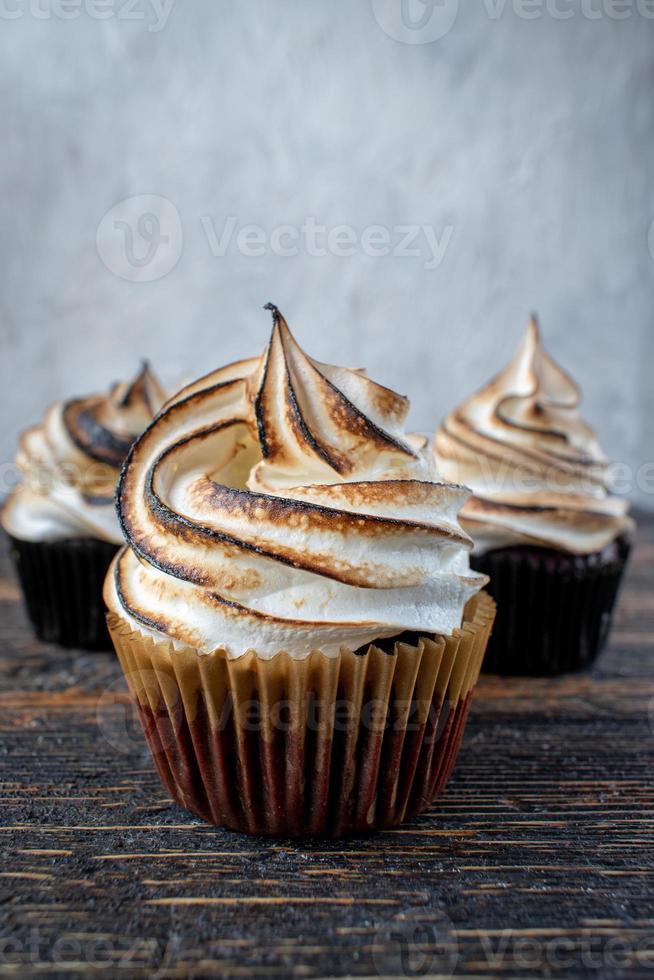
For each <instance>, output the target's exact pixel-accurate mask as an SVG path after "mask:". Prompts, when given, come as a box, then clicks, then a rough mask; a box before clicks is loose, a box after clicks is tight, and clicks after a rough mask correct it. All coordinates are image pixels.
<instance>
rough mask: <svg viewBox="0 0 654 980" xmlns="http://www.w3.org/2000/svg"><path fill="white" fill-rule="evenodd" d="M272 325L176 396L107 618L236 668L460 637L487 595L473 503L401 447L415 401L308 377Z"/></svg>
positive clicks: (131, 492)
mask: <svg viewBox="0 0 654 980" xmlns="http://www.w3.org/2000/svg"><path fill="white" fill-rule="evenodd" d="M267 308H269V309H271V311H272V313H273V331H272V336H271V339H270V343H269V344H268V347H267V349H266V350H265V352H264V354H263V355H262V357H260V358H254V359H251V360H247V361H240V362H238V363H236V364H232V365H230V366H228V367H226V368H223V369H221V370H218V371H216V372H214V373H213V374H209V375H207V376H206V377H204V378H202V379H200V380H199V381H198V382H196V383H194V384H192V385H190V386H188V387H186V388H184V389H182V391H181V392H179V393H178V394H177V395H176V396H175V397H174V398H173V399H172V400H171V401H169V402H168V404H167V405H166V406H165V407H164V409H163V410H162V411H161V413H160V414H159V416H158V417H157V419H156V420H155V421H154V423H153V424H152V425H151V426H150V427H149V429H148V430H146V432H145V433H144V434H143V435H142V437H141V438H140V439H139V440H138V441H137V442H136V443H135V445H134V447H133V448H132V451H131V453H130V456H129V459H128V462H127V464H126V466H125V468H124V471H123V475H122V478H121V481H120V484H119V488H118V493H117V507H118V512H119V516H120V521H121V524H122V527H123V531H124V534H125V536H126V538H127V541H128V545H129V546H128V547H127V548H126V549H124V550H123V551H122V552H121V553H120V554H119V555H118V556H117V559H116V561H115V563H114V567H113V569H112V570H110V572H109V575H108V577H107V581H106V584H105V599H106V601H107V605H108V606H109V608H110V610H112V611H114V612H116V613H118V614H119V616H121V617H122V618H123V619H126V620H127V621H128V623H129V625H130V626H131V628H133V629H138V630H140V631H142V632H145V633H146V634H153V635H154V636H155V637H159V638H160V636H161V634H164V635H165V636H167V637H169V638H170V639H172V640H173V641H177V642H179V643H182V644H187V645H190V646H192V647H194V648H195V649H196V650H198V651H199V652H200V653H207V652H211V651H212V650H214V649H217V648H219V647H220V648H224V649H225V650H226V651H227V653H228V655H229V656H230V657H233V658H235V657H238V656H240V655H242V654H244V653H245V652H247V651H248V650H251V649H254V650H256V651H257V654H258V655H259V656H261V657H265V658H267V657H272V656H274V655H275V654H276V653H278V652H280V651H287V652H288V653H289V654H290V655H291V656H293V657H295V658H298V659H301V658H302V657H304V656H307V655H308V654H309V653H310V652H311V651H313V650H322V651H323V652H324V653H326V654H327V655H330V656H333V655H337V654H338V652H339V650H340V648H341V646H347V647H349V648H350V649H356V648H358V647H359V646H361V645H362V644H365V643H369V642H370V641H372V640H374V639H377V638H381V637H385V636H392V635H396V634H398V633H399V632H402V631H403V630H406V629H408V630H420V631H421V632H423V633H434V632H439V633H451V631H452V630H453V629H454V628H456V627H459V626H460V624H461V618H462V612H463V607H464V605H465V603H466V601H467V599H468V598H469V597H470V596H471V595H473V594H474V593H475V592H476V591H478V590H479V588H481V587H482V586H483V584H484V583H485V581H486V579H485V577H484V576H480V575H477V574H476V573H474V572H471V571H470V568H469V563H468V554H469V550H470V548H471V546H472V542H471V541H470V539H469V537H468V536H467V535H466V534H465V533H464V532H463V531H462V530H461V528H460V527H459V525H458V523H457V513H458V511H459V509H460V507H461V505H462V503H463V501H464V500H465V498H466V496H467V493H466V491H465V490H463V489H462V488H460V487H454V486H450V485H448V484H445V483H441V482H435V481H434V476H435V472H436V471H435V466H434V463H433V458H431V453H430V451H429V448H428V447H427V446H426V444H425V441H424V440H420V439H418V438H416V437H408V436H405V435H404V434H403V429H402V424H403V421H404V419H405V417H406V414H407V411H408V402H407V400H406V399H405V398H403V397H401V396H399V395H396V394H395V393H394V392H392V391H389V390H388V389H387V388H383V387H382V386H380V385H378V384H375V383H374V382H373V381H370V380H369V379H368V378H367V377H366V376H365V375H364V374H363V373H362V372H361V371H354V370H349V369H345V368H338V367H332V366H330V365H327V364H321V363H319V362H317V361H314V360H312V359H311V358H310V357H308V356H307V355H306V354H304V353H303V351H302V350H301V349H300V347H299V346H298V345H297V343H296V341H295V340H294V338H293V337H292V335H291V333H290V331H289V329H288V326H287V325H286V322H285V321H284V319H283V317H282V316H281V314H280V313H279V311H278V310H277V308H276V307H273V306H272V305H271V304H269V306H268V307H267Z"/></svg>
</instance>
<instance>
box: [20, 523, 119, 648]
mask: <svg viewBox="0 0 654 980" xmlns="http://www.w3.org/2000/svg"><path fill="white" fill-rule="evenodd" d="M9 540H10V542H11V555H12V558H13V561H14V565H15V567H16V572H17V574H18V578H19V580H20V584H21V587H22V590H23V595H24V597H25V605H26V607H27V614H28V616H29V619H30V621H31V623H32V626H33V628H34V632H35V633H36V635H37V636H38V637H39V639H41V640H45V641H46V642H47V643H58V644H59V645H60V646H63V647H79V648H81V649H85V650H111V649H112V644H111V638H110V636H109V632H108V630H107V624H106V614H105V607H104V603H103V600H102V585H103V583H104V578H105V575H106V574H107V570H108V568H109V565H110V564H111V562H112V559H113V558H114V556H115V554H116V552H117V551H118V547H117V545H115V544H111V543H110V542H108V541H100V540H96V539H94V538H72V539H69V540H64V541H45V542H35V541H21V540H19V539H18V538H14V537H12V536H11V535H10V536H9Z"/></svg>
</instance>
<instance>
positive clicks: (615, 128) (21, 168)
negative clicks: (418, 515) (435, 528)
mask: <svg viewBox="0 0 654 980" xmlns="http://www.w3.org/2000/svg"><path fill="white" fill-rule="evenodd" d="M0 6H1V7H2V10H1V11H0V85H1V97H2V107H3V113H2V116H3V126H4V129H5V133H4V139H3V149H2V153H1V154H0V187H1V188H2V193H1V194H0V209H1V215H0V279H1V283H0V331H1V339H2V358H1V372H2V374H1V378H0V391H1V393H2V394H1V398H2V417H3V422H4V424H3V426H2V432H1V434H0V439H1V445H0V461H2V462H3V463H5V462H6V461H8V460H10V459H11V458H12V457H13V454H14V450H15V441H16V435H17V433H18V431H19V430H20V429H21V428H22V427H24V426H25V425H26V424H29V423H31V422H33V421H35V420H36V419H38V418H39V416H40V414H41V412H42V410H43V409H44V407H45V406H46V405H47V404H48V403H49V402H50V401H52V400H53V399H55V398H58V397H61V396H64V395H67V396H71V395H75V394H81V393H86V392H91V391H94V390H98V389H102V388H104V387H106V386H107V385H108V384H109V382H110V381H112V380H113V379H118V378H122V377H125V376H127V375H128V374H130V373H131V372H133V371H134V369H135V367H136V365H137V361H138V359H139V358H140V357H141V356H142V355H145V356H148V357H149V358H151V359H152V361H153V363H154V366H155V368H157V369H158V370H159V372H160V374H161V375H162V376H163V378H164V379H165V380H166V381H167V382H169V383H173V382H175V381H176V380H177V379H179V378H181V377H192V376H193V375H197V374H198V373H200V372H205V371H207V370H209V369H210V368H212V367H215V366H218V365H220V364H222V363H225V362H227V361H229V360H233V359H236V358H239V357H242V356H245V355H251V354H254V353H258V352H260V351H261V350H262V349H263V347H264V345H265V343H266V341H267V337H268V333H269V328H270V321H269V315H268V314H267V313H265V312H264V311H263V310H262V309H261V307H262V306H263V304H264V303H265V302H266V301H268V300H273V301H274V302H276V303H277V304H278V305H279V306H280V307H281V308H282V310H283V311H284V312H285V314H286V315H287V318H288V320H289V322H290V325H291V327H292V329H294V331H295V333H296V335H297V337H298V339H299V341H300V343H301V344H302V345H303V346H304V347H305V349H306V350H307V351H308V352H309V353H311V354H313V355H315V356H316V357H318V358H320V359H323V360H328V361H331V362H333V363H344V364H349V365H353V366H357V367H358V366H366V367H367V368H368V369H369V372H370V374H371V376H372V377H374V378H375V379H377V380H379V381H381V382H383V383H385V384H387V385H390V386H392V387H394V388H395V389H397V390H399V391H402V392H405V393H407V394H409V395H410V396H411V399H412V403H413V409H412V415H411V424H412V427H413V428H415V429H417V430H424V431H430V430H433V428H434V427H435V426H436V424H437V422H438V420H439V419H440V417H441V416H442V415H443V413H444V412H446V411H447V410H448V409H449V408H451V407H453V405H454V404H455V403H456V402H458V401H459V400H460V399H461V398H462V396H464V395H466V394H468V393H469V392H471V391H472V389H474V388H475V387H477V386H479V385H480V384H481V383H482V382H483V381H485V380H487V379H488V377H489V375H490V373H491V372H494V371H495V370H497V369H498V368H499V367H500V366H501V365H502V364H503V363H504V362H505V361H506V359H507V358H508V357H509V356H510V354H511V353H512V352H513V349H514V347H515V346H516V344H517V343H518V341H519V338H520V335H521V332H522V330H523V329H524V326H525V323H526V319H527V315H528V313H529V311H530V310H532V309H534V310H537V311H538V312H539V314H540V318H541V325H542V328H543V332H544V335H545V338H546V343H547V345H548V347H549V349H550V351H551V352H552V353H553V354H554V356H555V357H557V358H558V359H559V360H560V361H561V362H562V363H563V365H564V366H565V367H566V368H567V369H568V370H569V371H570V372H571V373H572V374H573V375H574V376H575V377H576V378H577V379H578V381H579V382H580V384H581V386H582V388H583V391H584V395H585V400H584V406H583V411H584V416H585V417H586V419H587V420H588V421H590V422H591V423H592V424H594V425H595V426H596V427H597V428H598V430H599V433H600V436H601V441H602V443H603V445H604V447H605V449H606V450H607V452H608V453H609V454H611V455H612V456H613V457H614V458H617V459H618V460H620V461H622V462H624V463H626V464H629V466H630V467H632V471H633V476H634V478H633V480H632V481H631V483H632V484H633V487H632V492H633V496H634V498H635V499H637V500H639V501H640V502H641V503H644V504H645V505H646V506H653V505H654V467H650V468H649V470H647V469H646V467H645V469H644V468H643V467H644V464H647V463H648V462H651V461H653V460H654V437H653V435H652V424H651V419H652V415H653V411H654V394H653V390H652V389H653V386H652V380H651V369H652V365H653V362H654V317H653V309H654V302H653V301H654V226H652V222H653V220H654V3H652V0H638V2H637V0H633V2H630V0H584V2H583V3H582V2H581V0H579V2H575V0H572V2H571V0H556V2H555V0H543V2H539V0H528V2H527V0H524V2H520V0H507V2H502V0H465V4H464V0H461V2H460V3H459V4H457V3H456V2H455V0H429V2H428V3H423V2H422V0H357V2H353V3H345V2H341V3H338V4H335V3H329V2H327V0H323V2H316V0H295V2H290V0H283V2H280V0H277V2H275V3H271V2H270V0H248V2H247V3H242V4H234V3H227V2H219V0H130V3H129V4H128V3H127V2H126V0H3V2H2V4H0ZM248 226H250V227H248ZM407 252H408V254H406V253H407ZM639 474H640V475H639Z"/></svg>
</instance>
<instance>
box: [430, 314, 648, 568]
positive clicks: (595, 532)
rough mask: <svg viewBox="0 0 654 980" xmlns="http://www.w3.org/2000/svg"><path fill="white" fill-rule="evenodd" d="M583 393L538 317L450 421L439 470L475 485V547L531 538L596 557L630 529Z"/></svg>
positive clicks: (440, 436) (467, 512)
mask: <svg viewBox="0 0 654 980" xmlns="http://www.w3.org/2000/svg"><path fill="white" fill-rule="evenodd" d="M580 399H581V394H580V391H579V389H578V387H577V385H576V384H575V382H574V381H573V380H572V379H571V378H570V377H569V376H568V375H567V374H566V373H565V371H563V369H562V368H560V367H559V366H558V365H557V364H556V363H555V362H554V361H553V360H552V358H551V357H549V355H548V354H547V353H546V352H545V350H544V348H543V345H542V341H541V337H540V332H539V328H538V324H537V322H536V319H535V318H533V317H532V319H531V321H530V323H529V325H528V327H527V331H526V333H525V336H524V338H523V340H522V343H521V344H520V347H519V348H518V351H517V353H516V355H515V357H514V358H513V360H512V361H511V362H510V363H509V364H508V366H507V367H506V368H505V369H504V370H503V371H501V372H500V374H498V375H497V377H495V378H494V379H493V380H492V381H491V382H490V383H489V384H488V385H486V386H485V387H484V388H482V389H481V390H480V391H479V392H477V393H476V394H474V395H473V396H472V397H471V398H469V399H468V400H467V401H465V402H464V403H463V404H462V405H461V406H460V407H459V408H458V409H456V410H455V411H453V412H452V413H451V414H449V415H448V416H447V417H446V418H445V419H444V421H443V422H442V423H441V426H440V428H439V430H438V432H437V433H436V438H435V443H434V450H435V454H436V458H437V463H438V467H439V470H440V472H441V473H442V474H443V476H444V477H446V478H447V479H451V480H457V481H460V482H462V483H464V484H466V485H467V486H469V487H470V488H471V489H472V492H473V496H472V497H470V499H469V500H468V501H466V504H465V506H464V507H463V510H462V512H461V523H462V525H463V527H465V529H466V530H467V531H468V532H469V534H470V535H471V536H472V537H473V539H474V542H475V548H474V550H475V552H477V553H483V552H485V551H489V550H491V549H495V548H502V547H507V546H510V545H525V544H532V545H536V546H539V547H546V548H555V549H558V550H563V551H566V552H570V553H572V554H591V553H593V552H597V551H601V550H602V549H603V548H604V547H605V546H606V545H607V544H609V543H610V542H611V541H613V540H614V539H615V538H616V537H618V536H619V535H621V534H624V533H628V532H629V531H630V529H631V527H632V521H631V520H630V518H629V517H628V516H627V504H626V501H624V500H622V499H620V498H618V497H615V496H612V495H611V494H610V492H609V490H610V463H609V461H608V460H607V458H606V456H605V455H604V453H603V452H602V449H601V448H600V445H599V443H598V441H597V438H596V436H595V433H594V431H593V429H591V428H590V426H588V425H587V424H586V423H585V422H584V421H583V420H582V419H581V417H580V415H579V411H578V406H579V402H580Z"/></svg>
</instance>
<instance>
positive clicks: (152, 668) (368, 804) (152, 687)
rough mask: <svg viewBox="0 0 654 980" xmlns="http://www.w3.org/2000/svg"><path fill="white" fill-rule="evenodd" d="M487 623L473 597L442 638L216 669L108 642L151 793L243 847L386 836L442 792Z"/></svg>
mask: <svg viewBox="0 0 654 980" xmlns="http://www.w3.org/2000/svg"><path fill="white" fill-rule="evenodd" d="M494 615H495V603H494V602H493V600H492V599H491V598H490V597H489V596H488V595H486V594H485V593H480V594H478V595H477V596H475V597H473V599H471V600H470V602H469V603H468V606H467V607H466V612H465V615H464V620H463V625H462V627H461V629H459V630H456V631H455V632H454V633H453V634H452V636H436V637H433V636H429V637H428V636H425V637H421V638H420V639H419V641H418V642H417V644H416V645H410V644H407V643H402V642H396V643H395V644H394V645H393V647H392V649H390V650H389V651H386V650H382V649H380V648H379V647H376V646H374V645H372V646H370V647H368V648H367V649H366V650H365V651H356V652H355V651H352V650H348V649H345V648H342V649H341V651H340V653H339V655H338V656H336V657H329V656H326V655H325V654H324V653H322V652H321V651H314V652H312V653H311V654H309V655H308V656H307V657H306V658H305V659H302V660H298V659H293V658H291V657H290V656H289V655H288V654H286V653H280V654H278V655H276V656H275V657H273V658H272V659H264V658H262V657H260V656H258V655H257V653H256V651H249V652H248V653H246V654H245V655H243V656H242V657H239V658H236V659H230V658H229V657H228V656H227V654H226V653H225V651H224V650H221V649H217V650H215V651H214V652H213V653H209V654H204V653H199V652H198V651H197V650H195V649H193V648H191V647H188V646H183V645H180V644H175V645H174V646H173V644H172V643H171V642H170V641H168V640H165V639H163V638H162V639H161V640H159V639H156V640H155V639H153V638H150V637H148V636H146V635H145V634H143V633H140V632H138V631H133V630H131V628H130V626H129V624H128V623H127V622H126V621H125V620H124V619H122V618H121V617H120V615H118V614H116V613H115V612H110V613H109V616H108V624H109V630H110V633H111V636H112V639H113V642H114V646H115V648H116V652H117V654H118V657H119V660H120V663H121V666H122V669H123V672H124V674H125V677H126V679H127V682H128V685H129V688H130V692H131V695H132V698H133V700H134V702H135V704H136V706H137V708H138V713H139V718H140V721H141V725H142V728H143V731H144V734H145V737H146V739H147V742H148V745H149V747H150V750H151V753H152V756H153V759H154V762H155V764H156V767H157V770H158V772H159V776H160V777H161V781H162V783H163V785H164V787H165V788H166V790H167V791H168V793H169V794H170V795H171V796H172V798H173V799H174V800H175V801H176V802H177V803H179V804H180V805H181V806H183V807H184V808H186V809H187V810H189V811H190V812H192V813H194V814H196V815H198V816H200V817H202V818H203V819H204V820H207V821H209V822H211V823H213V824H216V825H218V826H224V827H228V828H231V829H233V830H239V831H243V832H246V833H250V834H267V835H275V836H291V837H310V836H319V837H342V836H345V835H347V834H352V833H358V832H365V831H370V830H374V829H379V828H383V827H391V826H394V825H396V824H398V823H401V822H402V821H403V820H404V819H406V818H407V817H409V816H412V815H414V814H417V813H419V812H420V811H422V810H423V809H425V807H427V806H429V804H430V803H432V802H433V800H434V799H435V798H436V797H437V796H438V795H439V793H440V792H441V791H442V790H443V789H444V787H445V784H446V783H447V780H448V778H449V776H450V773H451V771H452V768H453V766H454V763H455V760H456V756H457V753H458V750H459V746H460V744H461V739H462V736H463V730H464V727H465V722H466V718H467V714H468V709H469V706H470V699H471V696H472V692H473V689H474V687H475V684H476V682H477V679H478V677H479V672H480V669H481V663H482V659H483V656H484V653H485V650H486V645H487V642H488V637H489V634H490V631H491V628H492V624H493V619H494Z"/></svg>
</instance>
